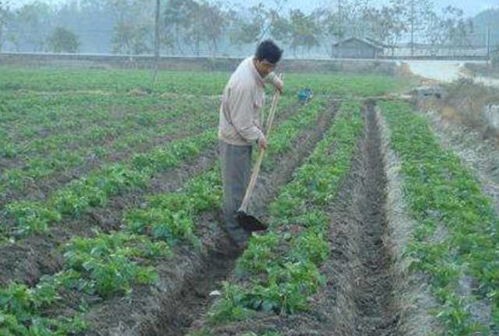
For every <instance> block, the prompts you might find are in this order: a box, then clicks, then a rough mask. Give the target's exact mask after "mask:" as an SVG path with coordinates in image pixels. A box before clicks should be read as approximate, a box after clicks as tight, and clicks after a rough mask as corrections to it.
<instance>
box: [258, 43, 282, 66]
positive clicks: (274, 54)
mask: <svg viewBox="0 0 499 336" xmlns="http://www.w3.org/2000/svg"><path fill="white" fill-rule="evenodd" d="M281 56H282V49H281V48H279V47H278V46H277V45H276V44H275V43H274V41H272V40H265V41H262V42H260V44H259V45H258V47H257V48H256V52H255V58H256V59H257V60H259V61H261V60H264V59H265V60H267V61H269V62H270V63H272V64H276V63H277V62H279V60H280V59H281Z"/></svg>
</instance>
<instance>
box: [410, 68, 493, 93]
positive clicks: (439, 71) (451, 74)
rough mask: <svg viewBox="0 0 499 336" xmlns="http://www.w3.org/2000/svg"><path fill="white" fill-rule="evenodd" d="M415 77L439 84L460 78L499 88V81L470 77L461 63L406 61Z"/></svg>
mask: <svg viewBox="0 0 499 336" xmlns="http://www.w3.org/2000/svg"><path fill="white" fill-rule="evenodd" d="M404 63H406V64H407V65H408V66H409V69H410V70H411V72H412V73H413V74H414V75H417V76H421V77H423V78H427V79H433V80H436V81H439V82H447V83H449V82H452V81H455V80H458V79H459V78H472V79H473V80H474V81H475V82H477V83H481V84H483V85H486V86H492V87H497V88H499V79H495V78H490V77H483V76H476V77H473V76H470V75H469V74H468V73H467V72H466V71H465V70H464V63H463V62H460V61H405V62H404Z"/></svg>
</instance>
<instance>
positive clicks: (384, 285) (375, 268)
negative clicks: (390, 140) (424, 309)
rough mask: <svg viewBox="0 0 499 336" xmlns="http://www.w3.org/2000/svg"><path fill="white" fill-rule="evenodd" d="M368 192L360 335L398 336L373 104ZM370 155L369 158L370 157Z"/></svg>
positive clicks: (363, 202) (362, 201) (362, 206)
mask: <svg viewBox="0 0 499 336" xmlns="http://www.w3.org/2000/svg"><path fill="white" fill-rule="evenodd" d="M367 129H368V130H367V141H366V144H365V150H364V151H365V152H366V153H365V154H364V155H363V157H364V168H365V174H366V175H365V180H364V181H363V182H364V183H363V187H364V191H365V192H363V193H361V194H360V195H359V196H360V197H359V198H358V199H357V202H359V210H360V214H359V215H360V217H359V219H360V220H361V222H360V223H359V224H360V232H359V233H360V234H359V243H360V248H359V252H360V253H359V258H360V265H359V266H360V267H359V270H358V274H357V281H358V282H359V283H358V285H359V287H358V288H357V289H356V290H355V292H354V300H355V306H356V308H357V311H358V315H357V317H356V320H357V323H355V325H356V329H357V330H356V331H357V334H358V335H373V336H374V335H396V334H397V333H396V328H394V326H395V324H396V322H397V320H398V316H397V314H396V310H395V307H394V306H393V304H392V295H393V281H394V279H393V277H392V275H391V264H392V260H391V256H390V255H389V253H388V251H387V247H386V245H385V242H384V237H385V230H386V225H387V222H386V215H385V203H386V195H385V191H386V184H387V181H386V175H385V172H384V170H383V162H382V155H381V139H380V131H379V128H378V125H377V124H376V120H375V114H374V109H373V105H372V104H370V105H369V106H368V110H367ZM366 154H367V155H366Z"/></svg>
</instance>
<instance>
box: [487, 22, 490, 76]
mask: <svg viewBox="0 0 499 336" xmlns="http://www.w3.org/2000/svg"><path fill="white" fill-rule="evenodd" d="M487 65H489V66H490V21H489V22H488V24H487Z"/></svg>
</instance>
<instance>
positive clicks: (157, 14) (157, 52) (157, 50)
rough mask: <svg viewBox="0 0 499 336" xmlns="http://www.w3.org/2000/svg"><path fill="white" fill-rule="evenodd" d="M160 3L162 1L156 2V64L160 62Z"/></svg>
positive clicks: (157, 0)
mask: <svg viewBox="0 0 499 336" xmlns="http://www.w3.org/2000/svg"><path fill="white" fill-rule="evenodd" d="M160 2H161V0H156V22H155V28H156V30H155V34H154V57H155V59H156V64H157V62H158V61H159V12H160Z"/></svg>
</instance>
